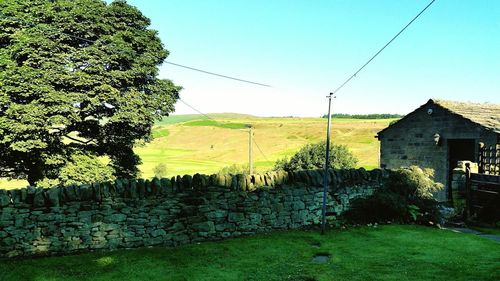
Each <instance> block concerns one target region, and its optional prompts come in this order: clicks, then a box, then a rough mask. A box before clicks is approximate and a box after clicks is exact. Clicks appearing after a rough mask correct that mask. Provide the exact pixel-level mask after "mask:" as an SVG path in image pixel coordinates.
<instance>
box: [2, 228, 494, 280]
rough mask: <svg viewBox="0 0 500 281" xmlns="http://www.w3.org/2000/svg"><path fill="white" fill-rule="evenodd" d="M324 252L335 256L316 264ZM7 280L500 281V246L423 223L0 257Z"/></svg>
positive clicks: (3, 273)
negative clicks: (21, 257) (61, 254)
mask: <svg viewBox="0 0 500 281" xmlns="http://www.w3.org/2000/svg"><path fill="white" fill-rule="evenodd" d="M317 253H324V254H328V255H330V257H331V258H330V260H328V261H327V262H326V263H315V262H313V260H312V259H313V256H314V255H315V254H317ZM0 280H4V281H9V280H16V281H22V280H30V281H31V280H37V281H46V280H47V281H48V280H52V281H56V280H65V281H71V280H78V281H84V280H205V281H208V280H294V281H300V280H302V281H305V280H309V281H312V280H318V281H322V280H325V281H326V280H398V281H399V280H455V281H460V280H475V281H481V280H492V281H493V280H495V281H496V280H500V243H498V242H494V241H491V240H488V239H485V238H481V237H478V236H475V235H468V234H460V233H454V232H451V231H447V230H439V229H433V228H427V227H420V226H397V225H392V226H381V227H378V228H368V227H360V228H354V229H350V230H343V231H340V230H335V231H328V232H327V233H326V234H325V235H320V234H319V233H318V232H312V231H290V232H275V233H271V234H262V235H256V236H253V237H245V238H238V239H231V240H226V241H221V242H207V243H201V244H193V245H186V246H180V247H176V248H160V247H159V248H150V249H136V250H118V251H114V252H102V253H87V254H82V255H78V256H67V257H48V258H37V259H24V260H19V259H18V260H15V259H14V260H0Z"/></svg>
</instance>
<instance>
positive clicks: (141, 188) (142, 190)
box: [137, 179, 146, 199]
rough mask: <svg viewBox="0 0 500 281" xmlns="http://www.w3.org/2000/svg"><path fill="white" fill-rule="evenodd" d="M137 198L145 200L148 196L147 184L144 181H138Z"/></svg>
mask: <svg viewBox="0 0 500 281" xmlns="http://www.w3.org/2000/svg"><path fill="white" fill-rule="evenodd" d="M137 196H138V197H139V198H140V199H143V198H144V197H145V196H146V183H145V182H144V180H143V179H139V180H137Z"/></svg>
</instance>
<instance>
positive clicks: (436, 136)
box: [433, 133, 441, 145]
mask: <svg viewBox="0 0 500 281" xmlns="http://www.w3.org/2000/svg"><path fill="white" fill-rule="evenodd" d="M433 138H434V143H435V144H436V145H439V144H440V141H441V136H440V135H439V134H438V133H435V134H434V136H433Z"/></svg>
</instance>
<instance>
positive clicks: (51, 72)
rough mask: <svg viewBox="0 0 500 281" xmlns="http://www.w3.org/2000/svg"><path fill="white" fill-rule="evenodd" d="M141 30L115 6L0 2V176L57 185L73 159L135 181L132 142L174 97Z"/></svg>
mask: <svg viewBox="0 0 500 281" xmlns="http://www.w3.org/2000/svg"><path fill="white" fill-rule="evenodd" d="M149 25H150V20H149V19H148V18H147V17H145V16H144V15H142V14H141V12H140V11H139V10H138V9H136V8H135V7H133V6H130V5H128V4H127V3H126V2H125V1H114V2H112V3H111V4H106V3H105V2H103V1H99V0H71V1H70V0H50V1H49V0H45V1H41V0H36V1H35V0H10V1H0V155H1V157H0V176H2V177H13V178H26V179H28V181H29V183H30V184H35V183H36V182H37V181H39V180H41V179H45V178H48V179H53V178H57V177H58V175H59V173H60V171H61V169H62V168H63V167H64V166H65V165H67V164H72V163H73V162H72V161H71V159H72V156H73V155H77V154H78V155H79V154H82V153H83V154H84V155H87V156H88V157H98V156H108V157H109V159H110V165H111V167H112V168H113V169H114V174H115V176H117V177H135V176H136V175H137V172H138V168H137V165H138V164H139V163H140V159H139V157H138V156H137V155H136V154H134V152H133V150H132V149H133V146H134V144H135V143H136V142H139V141H149V140H150V139H151V128H152V125H153V123H154V122H155V120H157V119H159V118H161V116H165V115H168V114H169V113H170V112H172V111H173V110H174V103H175V101H176V100H177V99H178V91H179V90H180V87H178V86H175V85H174V84H173V83H172V82H171V81H169V80H164V79H160V78H159V77H158V72H159V69H158V66H159V65H160V64H161V63H162V62H163V61H164V60H165V59H166V57H167V56H168V51H167V50H166V49H165V48H164V46H163V44H162V43H161V41H160V39H159V37H158V33H157V31H155V30H151V29H149V28H148V27H149ZM73 159H74V158H73Z"/></svg>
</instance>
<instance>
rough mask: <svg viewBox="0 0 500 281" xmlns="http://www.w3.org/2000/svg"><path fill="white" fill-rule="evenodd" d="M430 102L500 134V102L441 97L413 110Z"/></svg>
mask: <svg viewBox="0 0 500 281" xmlns="http://www.w3.org/2000/svg"><path fill="white" fill-rule="evenodd" d="M429 104H435V105H437V106H440V107H442V108H443V109H445V110H448V111H449V112H450V113H452V114H455V115H458V116H460V117H462V118H464V119H467V120H469V121H471V122H473V123H476V124H478V125H479V126H481V127H483V128H485V129H486V130H490V131H493V132H495V133H497V134H500V104H492V103H472V102H458V101H450V100H440V99H430V100H429V101H428V102H427V103H425V104H423V105H422V106H420V107H419V108H417V109H415V110H414V111H413V112H416V111H418V110H420V109H421V108H425V107H426V106H428V105H429ZM413 112H411V113H409V114H407V115H406V116H404V117H403V118H401V119H399V120H398V121H397V122H396V123H399V122H401V121H403V120H404V119H405V118H406V117H407V116H409V115H411V114H412V113H413ZM391 127H392V125H390V126H389V127H387V128H385V129H383V130H382V131H380V132H378V134H377V137H379V136H380V134H381V133H383V132H385V131H386V130H387V129H389V128H391Z"/></svg>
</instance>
